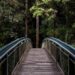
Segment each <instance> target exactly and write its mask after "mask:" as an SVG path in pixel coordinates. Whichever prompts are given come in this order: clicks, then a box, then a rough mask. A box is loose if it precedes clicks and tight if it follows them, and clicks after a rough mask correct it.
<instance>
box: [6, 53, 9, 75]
mask: <svg viewBox="0 0 75 75" xmlns="http://www.w3.org/2000/svg"><path fill="white" fill-rule="evenodd" d="M6 58H7V60H6V64H7V66H6V67H7V71H6V72H7V75H8V74H9V73H8V70H9V69H8V54H7V56H6Z"/></svg>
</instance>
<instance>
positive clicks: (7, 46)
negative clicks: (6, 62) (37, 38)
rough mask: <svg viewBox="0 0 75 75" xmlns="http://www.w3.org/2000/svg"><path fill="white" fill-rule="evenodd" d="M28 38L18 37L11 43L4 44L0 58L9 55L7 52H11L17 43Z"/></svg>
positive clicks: (0, 50) (0, 51)
mask: <svg viewBox="0 0 75 75" xmlns="http://www.w3.org/2000/svg"><path fill="white" fill-rule="evenodd" d="M27 39H28V38H24V37H21V38H18V39H16V40H14V41H12V42H10V43H9V44H7V45H5V46H3V47H2V48H0V60H1V59H2V58H3V57H4V56H5V55H7V53H9V52H10V51H11V50H12V49H13V48H15V47H16V46H17V45H19V44H20V43H22V42H23V41H25V40H27Z"/></svg>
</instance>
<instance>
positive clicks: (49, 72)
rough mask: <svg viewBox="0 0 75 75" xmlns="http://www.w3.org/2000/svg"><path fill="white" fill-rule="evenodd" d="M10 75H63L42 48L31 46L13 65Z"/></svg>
mask: <svg viewBox="0 0 75 75" xmlns="http://www.w3.org/2000/svg"><path fill="white" fill-rule="evenodd" d="M12 75H64V74H63V72H62V71H61V69H60V68H59V66H58V65H57V63H56V62H55V61H54V60H53V58H52V57H51V56H50V57H49V56H48V54H47V53H46V51H45V50H44V49H39V48H33V49H31V50H30V51H29V52H28V54H27V56H26V55H25V54H24V55H23V58H22V60H21V61H20V63H19V64H17V66H16V67H15V69H14V71H13V72H12Z"/></svg>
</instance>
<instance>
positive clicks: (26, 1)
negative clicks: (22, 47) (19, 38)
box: [25, 0, 28, 37]
mask: <svg viewBox="0 0 75 75" xmlns="http://www.w3.org/2000/svg"><path fill="white" fill-rule="evenodd" d="M25 11H26V14H25V17H26V19H25V37H27V36H28V0H25Z"/></svg>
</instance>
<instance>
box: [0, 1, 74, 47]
mask: <svg viewBox="0 0 75 75" xmlns="http://www.w3.org/2000/svg"><path fill="white" fill-rule="evenodd" d="M26 5H27V8H26ZM36 17H39V36H40V37H39V39H40V40H39V41H40V42H41V39H44V38H45V37H56V38H59V39H61V40H63V41H65V42H67V43H69V44H71V45H73V46H74V47H75V0H0V47H2V46H4V45H5V44H7V43H9V42H11V41H12V40H14V39H16V38H19V37H25V35H26V32H25V31H26V26H25V24H26V23H25V22H26V20H27V27H28V30H27V36H28V37H30V38H32V40H33V41H34V45H35V40H36Z"/></svg>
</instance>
